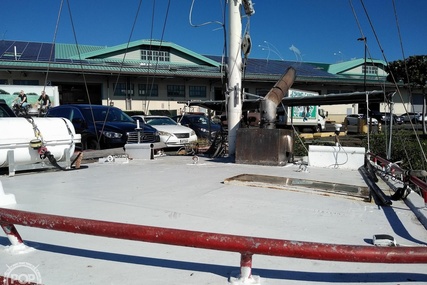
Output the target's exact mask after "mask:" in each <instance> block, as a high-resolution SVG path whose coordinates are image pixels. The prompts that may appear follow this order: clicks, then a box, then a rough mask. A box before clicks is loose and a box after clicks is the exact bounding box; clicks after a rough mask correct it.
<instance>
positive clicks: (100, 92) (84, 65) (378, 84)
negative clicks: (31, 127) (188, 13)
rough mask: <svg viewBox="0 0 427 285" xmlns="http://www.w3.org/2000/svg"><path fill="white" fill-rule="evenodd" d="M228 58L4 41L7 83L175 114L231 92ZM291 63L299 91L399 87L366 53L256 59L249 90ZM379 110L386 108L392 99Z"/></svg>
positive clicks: (66, 98)
mask: <svg viewBox="0 0 427 285" xmlns="http://www.w3.org/2000/svg"><path fill="white" fill-rule="evenodd" d="M226 62H227V61H226V59H225V58H223V57H221V56H216V55H200V54H198V53H195V52H193V51H191V50H189V49H187V48H185V47H182V46H179V45H176V44H174V43H171V42H165V41H157V40H138V41H133V42H130V43H125V44H121V45H117V46H112V47H106V46H89V45H79V46H77V45H72V44H62V43H55V44H50V43H40V42H23V41H14V40H2V41H1V42H0V84H7V85H11V84H12V85H41V86H44V85H51V86H58V89H59V97H60V102H61V104H70V103H91V104H110V105H115V106H117V107H119V108H121V109H123V110H128V111H143V112H145V113H149V112H153V110H163V111H168V112H169V113H170V114H172V115H174V114H179V113H180V112H182V111H183V110H184V108H185V105H184V104H181V103H179V102H185V101H191V100H223V99H224V98H225V96H224V94H225V91H226V88H227V84H226V83H227V79H226V76H227V65H226ZM290 66H292V67H294V68H295V69H296V71H297V78H296V81H295V83H294V84H293V86H292V88H295V89H301V90H308V91H316V92H318V93H319V94H331V93H334V94H339V93H350V92H356V91H364V90H365V89H366V90H384V91H385V92H392V91H394V90H395V88H394V86H393V85H392V84H391V83H388V82H386V76H387V74H386V73H385V71H384V66H385V62H384V61H381V60H371V59H367V61H366V78H365V76H364V70H365V61H364V59H354V60H350V61H345V62H339V63H334V64H327V63H309V62H292V61H283V60H270V59H252V58H250V57H249V58H248V59H247V61H245V66H244V69H243V70H244V76H243V82H242V85H243V88H244V91H245V93H246V94H247V95H246V96H250V95H256V96H265V95H266V94H267V92H268V91H269V90H270V89H271V87H272V86H273V85H274V84H275V83H276V82H277V80H278V79H280V77H281V76H282V74H283V73H284V72H285V71H286V70H287V68H289V67H290ZM395 102H396V103H402V102H403V103H405V104H409V100H408V96H407V95H404V96H403V97H401V98H397V96H396V98H395ZM401 106H403V104H396V105H395V109H396V112H397V113H399V112H401V113H402V112H403V110H404V108H403V107H401ZM417 106H418V104H417V103H416V104H415V107H417ZM323 108H324V109H325V110H327V111H328V113H329V119H330V120H333V121H342V120H343V118H344V117H345V115H346V114H349V113H357V112H359V106H358V104H341V105H330V106H323ZM378 108H379V109H381V108H382V109H384V110H382V111H386V110H385V108H386V105H385V104H381V106H378ZM187 111H203V110H187ZM224 111H225V110H224Z"/></svg>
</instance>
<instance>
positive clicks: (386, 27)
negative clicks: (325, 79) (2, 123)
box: [0, 0, 427, 63]
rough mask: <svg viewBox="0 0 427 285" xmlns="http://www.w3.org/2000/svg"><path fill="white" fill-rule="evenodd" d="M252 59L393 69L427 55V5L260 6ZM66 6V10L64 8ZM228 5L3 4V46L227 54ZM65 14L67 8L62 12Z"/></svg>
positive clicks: (157, 1)
mask: <svg viewBox="0 0 427 285" xmlns="http://www.w3.org/2000/svg"><path fill="white" fill-rule="evenodd" d="M252 2H253V4H254V9H255V14H254V15H252V16H251V17H243V18H242V23H243V25H242V27H243V31H242V33H243V32H245V31H248V33H249V34H250V36H251V42H252V48H251V52H250V54H249V58H259V59H272V60H273V59H274V60H290V61H305V62H324V63H336V62H341V61H346V60H351V59H355V58H363V57H364V50H365V46H364V42H363V41H358V40H357V39H358V38H362V37H366V39H367V41H366V43H367V45H366V46H367V57H368V58H374V59H382V60H386V61H388V62H390V61H394V60H399V59H403V58H407V57H409V56H412V55H426V54H427V17H426V15H425V13H426V11H427V1H425V0H294V1H289V0H253V1H252ZM61 3H62V5H61ZM227 5H228V4H227V2H226V0H122V1H117V0H90V1H87V0H68V1H67V0H63V1H62V0H2V5H1V9H2V12H3V13H2V17H1V21H0V37H1V39H2V40H3V39H4V40H23V41H39V42H55V43H70V44H79V45H97V46H108V47H110V46H114V45H118V44H125V43H127V42H129V41H135V40H140V39H150V38H152V39H158V40H164V41H169V42H173V43H175V44H177V45H180V46H182V47H184V48H187V49H189V50H192V51H194V52H196V53H199V54H203V55H222V54H223V53H224V51H225V50H226V48H225V44H226V42H227V39H226V37H225V36H224V35H225V33H224V28H225V30H228V20H227V11H228V9H227ZM61 7H62V8H61Z"/></svg>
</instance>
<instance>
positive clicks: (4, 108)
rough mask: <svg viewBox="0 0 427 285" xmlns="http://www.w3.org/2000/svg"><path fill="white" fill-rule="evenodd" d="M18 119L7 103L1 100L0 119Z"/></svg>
mask: <svg viewBox="0 0 427 285" xmlns="http://www.w3.org/2000/svg"><path fill="white" fill-rule="evenodd" d="M7 117H16V115H15V113H14V112H13V111H12V109H11V108H10V107H9V106H8V105H7V104H6V101H4V100H3V99H0V118H7Z"/></svg>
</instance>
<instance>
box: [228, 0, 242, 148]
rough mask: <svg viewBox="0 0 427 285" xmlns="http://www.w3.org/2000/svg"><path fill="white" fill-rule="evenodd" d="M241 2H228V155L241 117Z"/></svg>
mask: <svg viewBox="0 0 427 285" xmlns="http://www.w3.org/2000/svg"><path fill="white" fill-rule="evenodd" d="M241 3H242V1H241V0H229V27H228V32H229V41H228V42H229V49H228V90H227V91H228V92H227V93H228V105H227V106H228V107H227V108H228V110H227V112H228V113H227V122H228V154H229V155H230V156H234V154H235V152H236V136H237V130H238V129H239V124H240V118H241V117H242V96H241V95H242V57H241V43H242V21H241V18H240V7H241Z"/></svg>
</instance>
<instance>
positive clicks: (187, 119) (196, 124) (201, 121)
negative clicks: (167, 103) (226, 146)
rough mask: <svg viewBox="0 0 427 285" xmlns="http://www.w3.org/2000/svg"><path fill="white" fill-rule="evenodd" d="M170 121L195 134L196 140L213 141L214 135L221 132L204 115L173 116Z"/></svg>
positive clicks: (219, 128)
mask: <svg viewBox="0 0 427 285" xmlns="http://www.w3.org/2000/svg"><path fill="white" fill-rule="evenodd" d="M172 119H173V120H174V121H176V122H178V123H181V125H183V126H186V127H189V128H191V129H193V130H194V131H195V132H196V135H197V137H198V138H204V139H214V138H215V136H216V134H217V133H218V132H219V131H220V130H221V126H220V125H219V124H217V123H215V122H213V121H212V120H209V118H208V117H207V116H205V115H200V114H185V115H182V116H175V117H172Z"/></svg>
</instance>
